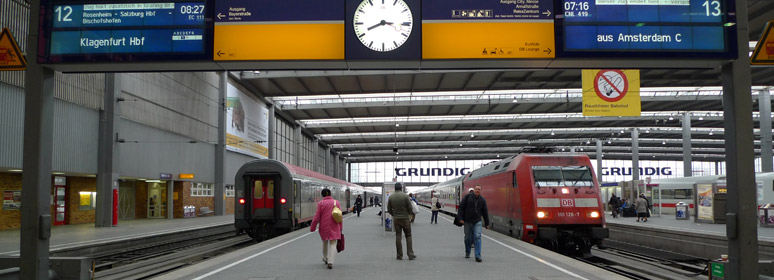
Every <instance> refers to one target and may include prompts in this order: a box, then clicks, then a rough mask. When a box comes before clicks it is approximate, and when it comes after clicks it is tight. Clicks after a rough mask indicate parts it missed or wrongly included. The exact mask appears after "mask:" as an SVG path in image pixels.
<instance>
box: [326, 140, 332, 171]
mask: <svg viewBox="0 0 774 280" xmlns="http://www.w3.org/2000/svg"><path fill="white" fill-rule="evenodd" d="M331 170H332V168H331V146H330V145H328V146H327V147H325V175H328V176H330V175H331V174H333V173H331Z"/></svg>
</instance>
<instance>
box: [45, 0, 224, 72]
mask: <svg viewBox="0 0 774 280" xmlns="http://www.w3.org/2000/svg"><path fill="white" fill-rule="evenodd" d="M42 9H45V11H46V18H45V24H44V25H43V26H44V30H45V32H42V33H41V37H42V38H41V42H46V43H47V44H46V46H47V48H45V50H42V51H43V52H44V53H43V55H41V59H42V60H43V61H41V62H42V63H55V62H83V61H111V60H112V61H162V60H202V59H206V58H208V55H207V54H208V53H211V47H210V48H208V46H211V42H209V41H211V37H212V35H211V33H212V31H211V29H212V28H211V27H210V28H208V27H207V24H206V22H207V21H206V18H208V16H207V15H208V9H210V8H209V7H208V4H207V2H206V1H195V0H185V1H164V2H137V1H134V2H89V3H83V2H72V1H57V0H51V1H49V2H48V3H47V5H43V6H42Z"/></svg>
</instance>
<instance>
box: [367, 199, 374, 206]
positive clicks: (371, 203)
mask: <svg viewBox="0 0 774 280" xmlns="http://www.w3.org/2000/svg"><path fill="white" fill-rule="evenodd" d="M368 206H370V207H374V197H373V196H372V197H369V198H368Z"/></svg>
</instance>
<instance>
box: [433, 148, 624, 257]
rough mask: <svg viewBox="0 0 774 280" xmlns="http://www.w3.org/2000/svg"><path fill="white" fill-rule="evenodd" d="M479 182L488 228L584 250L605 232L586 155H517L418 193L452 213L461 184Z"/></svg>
mask: <svg viewBox="0 0 774 280" xmlns="http://www.w3.org/2000/svg"><path fill="white" fill-rule="evenodd" d="M477 185H480V186H481V187H482V190H481V195H482V196H484V198H486V200H487V205H488V206H489V216H490V217H489V218H490V220H491V223H492V227H493V229H494V230H496V231H499V232H502V233H505V234H509V235H511V236H514V237H516V238H519V239H521V240H524V241H526V242H530V243H535V244H538V245H541V246H543V247H547V248H550V249H553V250H563V251H570V250H571V251H575V252H581V253H583V254H588V253H590V250H591V246H593V245H601V243H602V240H603V239H604V238H607V237H608V236H609V232H608V229H607V228H606V227H605V218H604V212H603V209H604V208H603V203H602V201H601V198H600V192H599V184H598V182H597V180H596V178H595V176H594V170H593V166H592V165H591V160H589V157H588V156H585V155H575V154H520V155H517V156H514V157H509V158H506V159H504V160H501V161H498V162H492V163H489V164H487V165H485V166H483V167H481V168H479V169H476V170H474V171H472V172H470V173H468V174H466V175H464V176H462V177H460V178H455V179H452V180H450V181H447V182H443V183H439V184H437V185H434V186H431V187H430V188H428V189H426V190H424V191H422V192H420V193H419V194H418V195H419V197H420V199H419V200H420V202H421V203H423V204H424V205H426V206H429V205H430V194H431V193H432V194H433V195H437V196H438V197H439V198H440V199H441V202H442V204H444V205H446V206H453V207H445V208H444V209H442V211H443V210H446V211H447V212H451V213H450V214H456V213H454V212H456V209H457V205H458V204H459V201H460V200H461V198H462V197H463V196H464V195H465V194H467V191H466V190H467V189H469V188H473V187H475V186H477Z"/></svg>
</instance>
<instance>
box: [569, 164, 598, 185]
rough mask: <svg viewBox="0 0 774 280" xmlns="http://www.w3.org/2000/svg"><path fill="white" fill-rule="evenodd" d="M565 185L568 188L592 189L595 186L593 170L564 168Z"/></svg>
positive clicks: (573, 167) (581, 167)
mask: <svg viewBox="0 0 774 280" xmlns="http://www.w3.org/2000/svg"><path fill="white" fill-rule="evenodd" d="M562 176H563V177H564V184H565V186H568V187H590V186H593V185H594V179H593V178H592V176H591V170H589V168H588V167H584V166H569V167H562Z"/></svg>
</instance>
